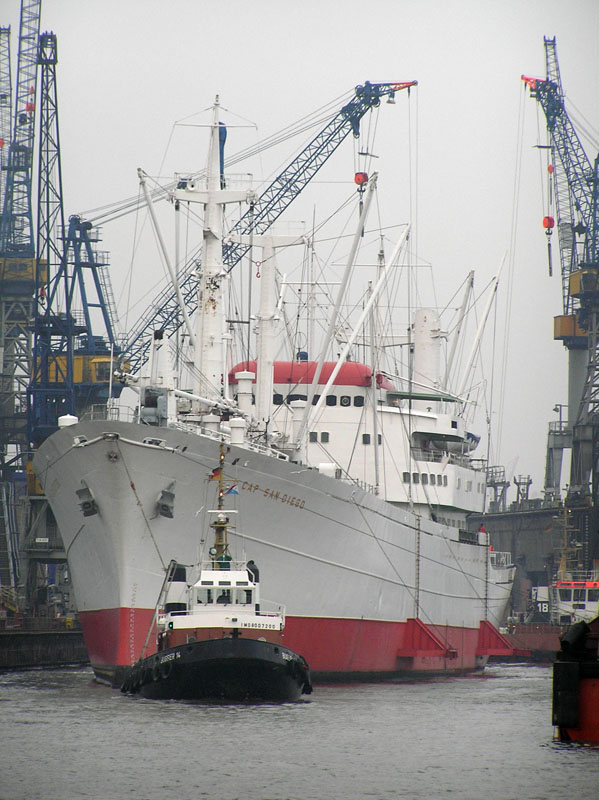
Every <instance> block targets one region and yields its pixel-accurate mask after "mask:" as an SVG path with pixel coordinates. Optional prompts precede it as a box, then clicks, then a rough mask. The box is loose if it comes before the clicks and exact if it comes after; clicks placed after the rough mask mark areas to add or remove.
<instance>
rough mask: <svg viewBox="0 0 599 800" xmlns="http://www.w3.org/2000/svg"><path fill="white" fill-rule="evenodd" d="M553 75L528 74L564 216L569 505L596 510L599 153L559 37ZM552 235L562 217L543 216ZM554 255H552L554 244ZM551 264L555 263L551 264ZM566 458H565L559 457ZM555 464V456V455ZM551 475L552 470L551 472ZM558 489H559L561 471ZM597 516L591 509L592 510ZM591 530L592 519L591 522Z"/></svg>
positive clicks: (549, 60)
mask: <svg viewBox="0 0 599 800" xmlns="http://www.w3.org/2000/svg"><path fill="white" fill-rule="evenodd" d="M544 44H545V59H546V71H547V77H546V78H544V79H541V78H531V77H528V76H522V78H523V80H524V81H525V83H526V84H527V85H528V87H529V89H530V93H531V96H532V97H533V98H534V99H536V100H537V101H538V103H539V104H540V106H541V108H542V110H543V113H544V115H545V119H546V124H547V131H548V134H549V141H550V152H551V164H550V165H549V167H548V169H549V174H550V177H551V188H552V193H553V198H554V203H555V209H556V214H557V232H558V239H559V252H560V267H561V282H562V300H563V313H562V314H561V315H560V316H557V317H555V321H554V338H555V339H557V340H560V341H562V342H563V344H564V345H565V347H566V348H567V350H568V370H569V375H568V379H569V398H568V416H569V425H568V429H567V431H566V430H565V431H562V433H565V434H566V436H564V437H563V443H562V447H563V446H570V444H571V447H572V459H571V470H570V484H569V490H568V497H567V503H568V506H569V507H570V508H575V507H578V508H583V509H584V508H588V509H591V508H593V509H595V510H596V508H597V504H598V500H599V156H598V157H597V158H595V160H594V162H592V161H591V160H590V159H589V158H588V156H587V154H586V153H585V150H584V148H583V146H582V143H581V140H580V137H579V135H578V133H577V131H576V128H575V126H574V124H573V122H572V119H571V117H570V115H569V114H568V111H567V109H566V102H565V94H564V90H563V87H562V80H561V74H560V68H559V62H558V58H557V45H556V40H555V38H554V37H553V38H550V37H545V39H544ZM543 224H544V227H545V230H546V233H547V235H548V240H549V241H550V237H551V235H552V231H553V227H554V224H555V221H554V219H553V217H552V216H550V215H548V216H546V217H545V219H544V223H543ZM549 252H551V250H550V248H549ZM550 266H551V262H550ZM560 460H561V459H558V461H560ZM548 466H549V458H548ZM549 471H550V472H551V470H549ZM553 472H554V473H555V474H554V475H552V476H551V481H548V480H547V478H546V486H547V484H548V482H549V483H553V487H552V491H553V492H554V493H555V492H556V490H557V491H558V490H559V469H554V470H553ZM589 513H590V512H589ZM585 526H586V527H587V528H588V527H589V523H588V520H587V522H586V523H585Z"/></svg>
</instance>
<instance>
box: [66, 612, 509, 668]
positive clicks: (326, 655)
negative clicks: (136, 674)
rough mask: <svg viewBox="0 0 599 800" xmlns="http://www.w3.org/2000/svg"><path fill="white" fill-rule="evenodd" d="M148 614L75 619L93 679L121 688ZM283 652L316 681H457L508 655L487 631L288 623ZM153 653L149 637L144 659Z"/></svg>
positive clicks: (413, 624) (415, 624)
mask: <svg viewBox="0 0 599 800" xmlns="http://www.w3.org/2000/svg"><path fill="white" fill-rule="evenodd" d="M152 616H153V611H152V610H151V609H133V608H115V609H106V610H102V611H84V612H81V613H80V615H79V618H80V621H81V627H82V630H83V636H84V639H85V644H86V647H87V651H88V655H89V658H90V661H91V664H92V667H93V669H94V672H95V673H96V675H97V677H98V678H101V679H104V680H106V681H108V682H110V683H113V684H118V683H120V679H121V675H122V674H123V673H124V671H125V670H126V668H128V667H130V666H132V665H133V664H134V663H135V662H136V661H137V660H138V659H139V658H140V656H141V653H142V650H143V647H144V643H145V641H146V637H147V634H148V628H149V626H150V624H151V622H152ZM284 643H285V646H286V647H288V648H290V649H291V650H293V651H294V652H296V653H300V654H301V655H302V656H303V657H304V658H305V659H306V661H307V662H308V664H309V665H310V671H311V673H312V675H313V676H314V675H315V676H316V677H318V678H319V679H322V678H326V677H328V678H329V679H331V678H340V677H347V676H354V677H358V676H359V675H363V676H366V675H369V676H371V675H375V674H380V675H381V676H385V675H389V676H391V675H393V674H401V673H429V674H432V673H447V674H452V673H454V674H455V673H460V672H469V671H473V670H476V669H480V668H481V667H483V666H484V665H485V663H486V660H487V657H488V656H489V655H499V654H508V653H509V652H510V647H509V644H508V643H507V642H506V641H505V640H504V639H503V638H502V637H501V636H500V635H499V634H498V633H497V632H496V631H495V629H494V628H493V627H492V626H491V625H490V624H489V623H485V622H483V623H481V626H480V628H459V627H450V626H441V625H425V624H424V623H422V622H421V621H419V620H407V621H405V622H382V621H378V620H364V619H361V620H357V619H322V618H308V617H287V619H286V623H285V639H284ZM155 650H156V646H155V632H153V633H152V634H151V635H150V636H149V638H148V645H147V647H146V650H145V653H144V655H145V656H148V655H152V654H153V653H154V652H155Z"/></svg>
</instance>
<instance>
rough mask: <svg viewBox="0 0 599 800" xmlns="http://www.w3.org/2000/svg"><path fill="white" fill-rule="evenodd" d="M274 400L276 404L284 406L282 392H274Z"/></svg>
mask: <svg viewBox="0 0 599 800" xmlns="http://www.w3.org/2000/svg"><path fill="white" fill-rule="evenodd" d="M272 402H273V403H274V405H275V406H282V405H283V395H282V394H274V395H273V397H272Z"/></svg>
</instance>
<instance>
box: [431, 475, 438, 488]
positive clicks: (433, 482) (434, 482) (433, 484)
mask: <svg viewBox="0 0 599 800" xmlns="http://www.w3.org/2000/svg"><path fill="white" fill-rule="evenodd" d="M436 483H437V479H436V478H435V476H434V475H431V486H435V484H436Z"/></svg>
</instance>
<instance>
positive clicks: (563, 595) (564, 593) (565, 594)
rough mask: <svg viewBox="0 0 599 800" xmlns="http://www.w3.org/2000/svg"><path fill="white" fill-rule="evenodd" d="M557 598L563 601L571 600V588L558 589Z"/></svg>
mask: <svg viewBox="0 0 599 800" xmlns="http://www.w3.org/2000/svg"><path fill="white" fill-rule="evenodd" d="M559 599H560V600H563V601H564V602H570V601H571V600H572V589H560V590H559Z"/></svg>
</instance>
